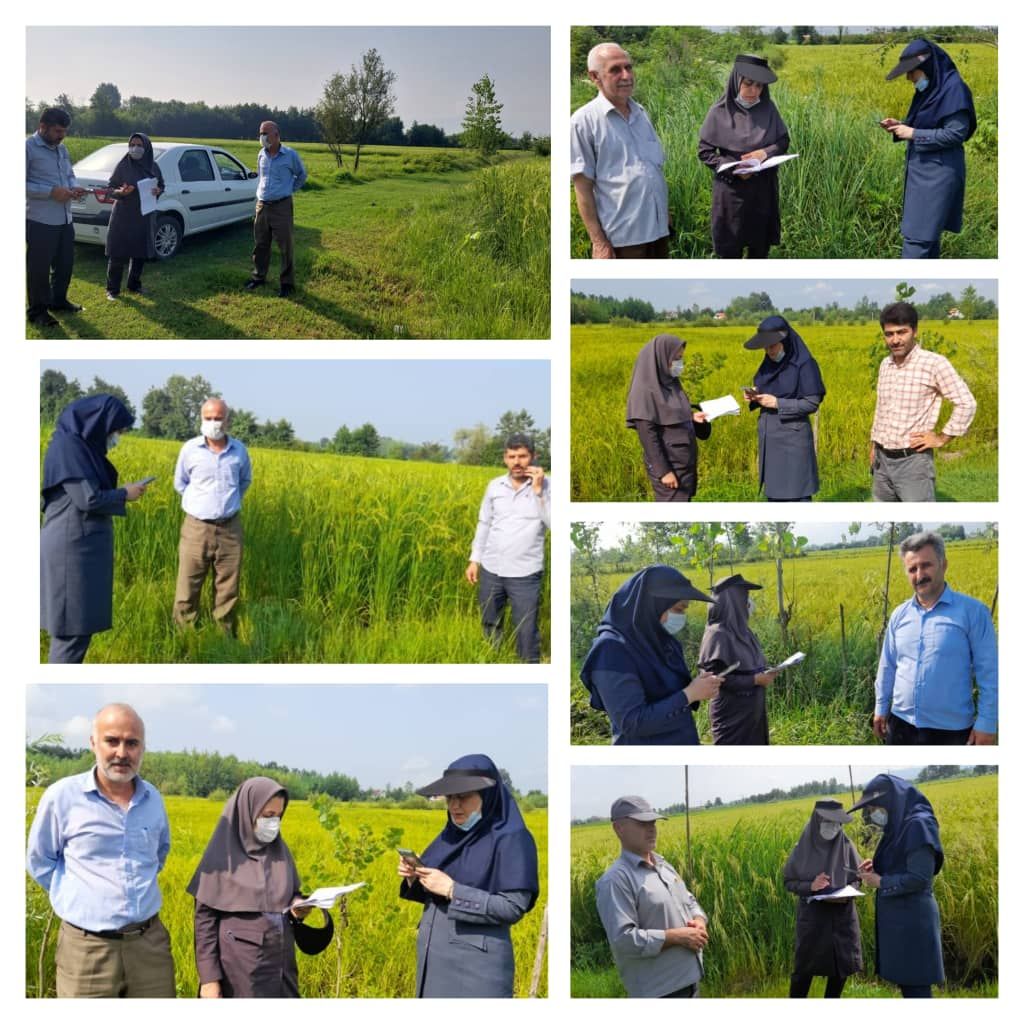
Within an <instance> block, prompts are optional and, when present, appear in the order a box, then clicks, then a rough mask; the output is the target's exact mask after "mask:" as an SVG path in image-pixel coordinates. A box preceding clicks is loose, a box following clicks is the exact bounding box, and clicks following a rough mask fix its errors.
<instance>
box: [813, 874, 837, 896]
mask: <svg viewBox="0 0 1024 1024" xmlns="http://www.w3.org/2000/svg"><path fill="white" fill-rule="evenodd" d="M831 884H832V879H831V878H829V876H828V875H826V874H825V872H824V871H821V872H819V874H818V877H817V878H815V880H814V881H813V882H811V892H821V890H822V889H827V888H828V887H829V886H830V885H831Z"/></svg>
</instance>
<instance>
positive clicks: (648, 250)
mask: <svg viewBox="0 0 1024 1024" xmlns="http://www.w3.org/2000/svg"><path fill="white" fill-rule="evenodd" d="M668 238H669V236H668V235H666V236H665V237H664V238H656V239H655V240H654V241H653V242H642V243H641V244H640V245H616V246H613V248H614V249H615V258H616V259H617V260H667V259H668Z"/></svg>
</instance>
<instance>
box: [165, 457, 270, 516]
mask: <svg viewBox="0 0 1024 1024" xmlns="http://www.w3.org/2000/svg"><path fill="white" fill-rule="evenodd" d="M251 483H252V463H251V462H250V461H249V453H248V452H247V451H246V450H245V445H244V444H242V442H241V441H239V440H238V439H237V438H234V437H229V438H228V446H227V448H225V449H224V451H222V452H215V451H214V450H213V449H212V448H210V447H209V446H208V445H207V443H206V438H205V437H193V438H192V439H191V440H190V441H186V442H185V443H184V444H183V445H182V446H181V452H180V453H179V455H178V464H177V465H176V466H175V467H174V489H175V490H176V491H177V492H178V493H179V494H180V495H181V507H182V508H183V509H184V510H185V512H187V513H188V515H190V516H195V518H196V519H230V518H231V516H233V515H235V514H237V513H238V512H240V511H241V509H242V496H243V495H244V494H245V492H246V491H247V490H248V489H249V485H250V484H251Z"/></svg>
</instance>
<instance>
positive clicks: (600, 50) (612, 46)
mask: <svg viewBox="0 0 1024 1024" xmlns="http://www.w3.org/2000/svg"><path fill="white" fill-rule="evenodd" d="M605 50H621V51H622V52H623V53H625V54H626V56H627V57H628V56H629V54H628V53H626V51H625V50H623V49H622V47H621V46H619V44H618V43H598V44H597V46H592V47H591V48H590V53H588V54H587V70H588V71H600V70H601V58H602V57H603V56H604V52H605Z"/></svg>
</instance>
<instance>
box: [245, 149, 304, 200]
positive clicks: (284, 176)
mask: <svg viewBox="0 0 1024 1024" xmlns="http://www.w3.org/2000/svg"><path fill="white" fill-rule="evenodd" d="M256 166H257V168H258V170H259V184H258V185H257V186H256V198H257V199H263V200H266V201H267V202H273V201H275V200H277V199H287V198H288V196H290V195H291V194H292V193H293V192H298V191H299V189H300V188H302V186H303V185H305V184H306V168H305V167H304V166H303V163H302V159H301V158H300V157H299V154H298V153H296V152H295V150H294V149H291V148H290V147H288V146H281V148H280V149H279V150H278V151H277V153H276V155H275V156H271V155H270V154H269V153H268V152H267V151H266V150H265V149H262V148H261V149H260V155H259V158H258V159H257V161H256Z"/></svg>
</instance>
